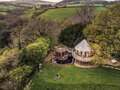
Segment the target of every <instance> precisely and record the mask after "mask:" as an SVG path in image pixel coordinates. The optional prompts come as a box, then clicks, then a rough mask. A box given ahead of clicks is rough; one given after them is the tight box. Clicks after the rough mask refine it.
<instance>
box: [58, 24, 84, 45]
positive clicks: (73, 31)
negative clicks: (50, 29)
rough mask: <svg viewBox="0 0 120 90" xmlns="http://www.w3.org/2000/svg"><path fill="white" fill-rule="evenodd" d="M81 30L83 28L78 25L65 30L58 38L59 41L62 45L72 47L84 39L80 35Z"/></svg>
mask: <svg viewBox="0 0 120 90" xmlns="http://www.w3.org/2000/svg"><path fill="white" fill-rule="evenodd" d="M83 28H84V26H81V25H79V24H77V25H73V26H71V27H68V28H65V29H64V30H63V31H62V32H61V34H60V36H59V41H60V42H61V43H63V44H64V45H67V46H69V47H73V46H74V45H75V44H77V43H78V42H79V41H81V40H82V39H83V38H84V35H83V33H82V31H83Z"/></svg>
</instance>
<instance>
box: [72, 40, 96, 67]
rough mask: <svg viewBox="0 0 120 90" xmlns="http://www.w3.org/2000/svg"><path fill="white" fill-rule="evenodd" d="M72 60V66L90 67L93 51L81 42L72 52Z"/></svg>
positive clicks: (84, 41)
mask: <svg viewBox="0 0 120 90" xmlns="http://www.w3.org/2000/svg"><path fill="white" fill-rule="evenodd" d="M72 56H73V58H74V65H75V66H78V67H83V68H87V67H91V66H92V63H91V61H92V59H93V56H94V50H93V49H92V48H91V47H90V45H89V44H88V42H87V41H86V40H83V41H81V42H80V43H79V44H78V45H76V46H75V48H74V49H73V51H72Z"/></svg>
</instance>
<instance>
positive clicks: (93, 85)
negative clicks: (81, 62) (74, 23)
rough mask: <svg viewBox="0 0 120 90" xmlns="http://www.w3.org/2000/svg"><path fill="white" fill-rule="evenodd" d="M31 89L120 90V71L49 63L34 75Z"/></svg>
mask: <svg viewBox="0 0 120 90" xmlns="http://www.w3.org/2000/svg"><path fill="white" fill-rule="evenodd" d="M57 73H59V74H60V76H61V78H60V79H57V80H55V77H56V74H57ZM31 90H120V71H117V70H112V69H107V68H96V69H81V68H77V67H75V66H73V65H68V66H58V65H53V64H48V65H45V66H44V69H43V71H42V72H39V73H37V74H36V75H35V76H34V77H33V81H32V86H31Z"/></svg>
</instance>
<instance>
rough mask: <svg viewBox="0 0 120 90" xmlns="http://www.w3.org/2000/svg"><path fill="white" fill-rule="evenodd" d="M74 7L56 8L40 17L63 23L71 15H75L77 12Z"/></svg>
mask: <svg viewBox="0 0 120 90" xmlns="http://www.w3.org/2000/svg"><path fill="white" fill-rule="evenodd" d="M77 9H78V8H76V7H74V8H56V9H50V10H48V11H47V12H45V13H43V14H42V15H41V17H44V18H47V19H50V20H56V21H63V20H65V19H67V18H69V17H71V16H73V15H75V14H76V13H77V12H76V11H77Z"/></svg>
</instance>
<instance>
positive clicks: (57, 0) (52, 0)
mask: <svg viewBox="0 0 120 90" xmlns="http://www.w3.org/2000/svg"><path fill="white" fill-rule="evenodd" d="M0 1H12V0H0ZM43 1H51V2H59V1H62V0H43ZM106 1H114V0H106Z"/></svg>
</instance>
